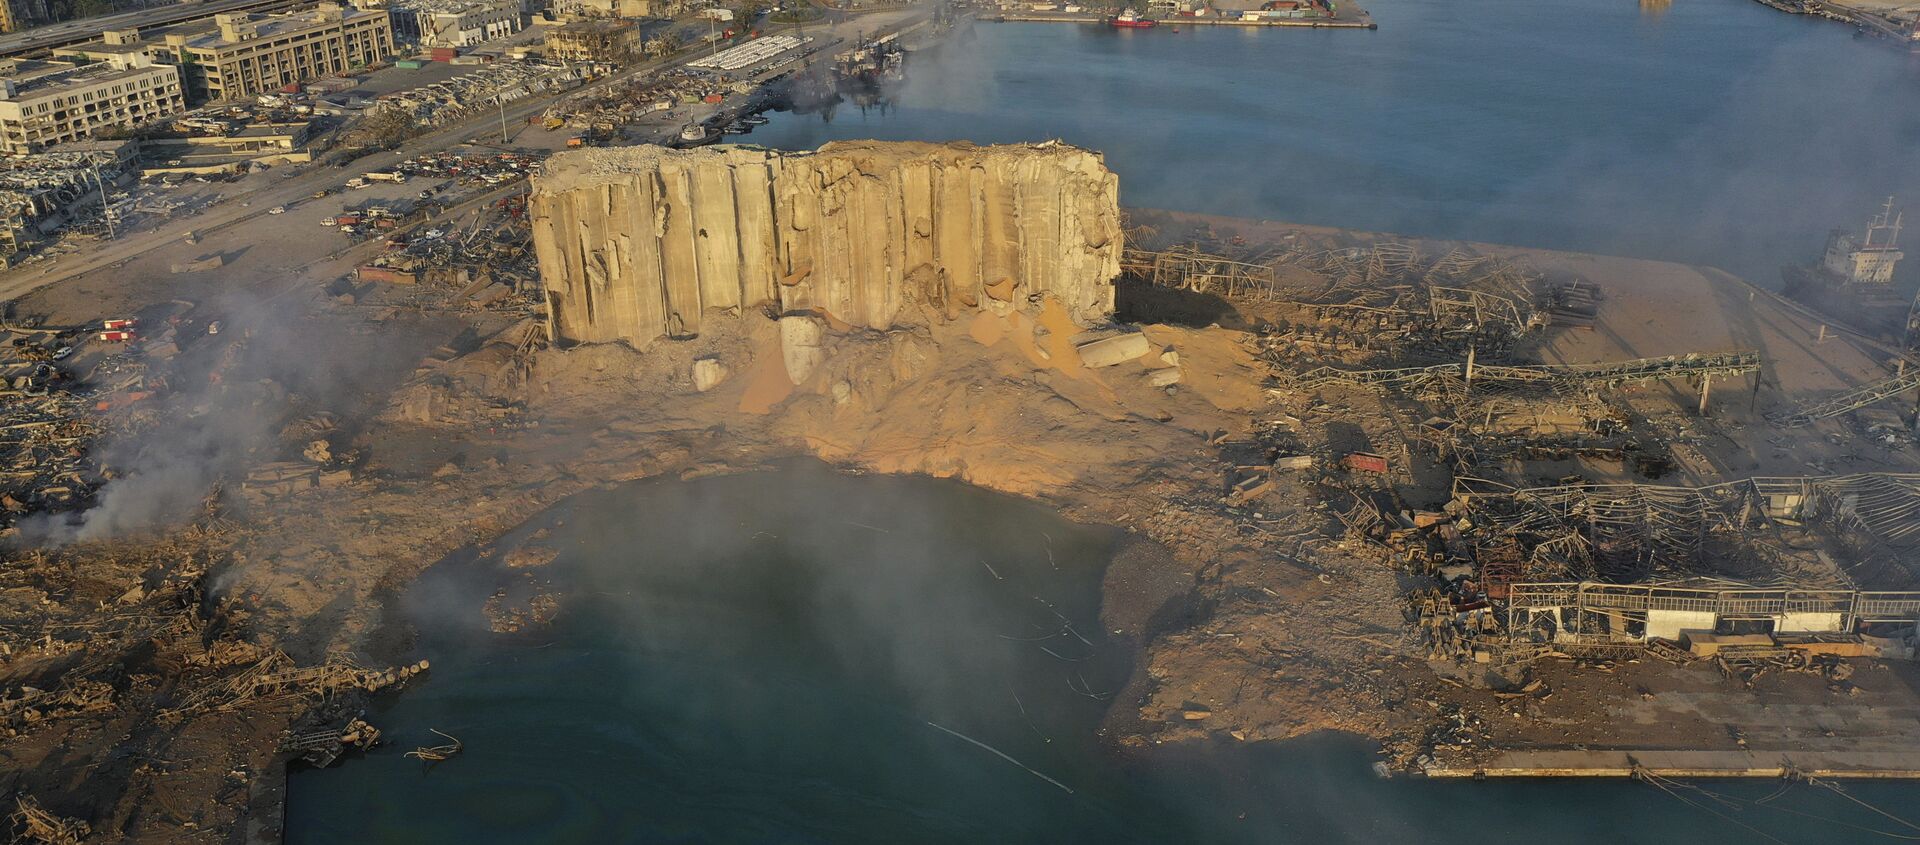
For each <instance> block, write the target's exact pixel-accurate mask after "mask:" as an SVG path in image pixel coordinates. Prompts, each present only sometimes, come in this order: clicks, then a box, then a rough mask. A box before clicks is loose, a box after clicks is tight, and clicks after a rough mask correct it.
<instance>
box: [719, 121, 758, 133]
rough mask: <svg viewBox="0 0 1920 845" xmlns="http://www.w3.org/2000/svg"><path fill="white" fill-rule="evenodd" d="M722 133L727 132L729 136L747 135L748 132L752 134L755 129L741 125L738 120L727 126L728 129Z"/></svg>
mask: <svg viewBox="0 0 1920 845" xmlns="http://www.w3.org/2000/svg"><path fill="white" fill-rule="evenodd" d="M722 131H724V132H726V133H727V134H728V135H745V134H747V133H748V132H752V131H753V127H751V126H748V125H746V124H745V123H741V122H740V121H738V120H736V121H734V122H732V123H729V124H727V128H726V129H724V130H722Z"/></svg>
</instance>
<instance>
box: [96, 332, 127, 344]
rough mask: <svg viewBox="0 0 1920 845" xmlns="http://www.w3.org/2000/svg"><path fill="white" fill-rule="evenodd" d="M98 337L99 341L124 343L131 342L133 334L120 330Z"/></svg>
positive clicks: (104, 333) (103, 333) (101, 334)
mask: <svg viewBox="0 0 1920 845" xmlns="http://www.w3.org/2000/svg"><path fill="white" fill-rule="evenodd" d="M99 337H100V339H101V340H104V341H107V342H109V343H126V342H127V341H130V340H133V332H132V331H127V330H122V331H117V332H101V333H100V335H99Z"/></svg>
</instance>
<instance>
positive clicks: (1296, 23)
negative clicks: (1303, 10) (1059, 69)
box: [983, 12, 1380, 29]
mask: <svg viewBox="0 0 1920 845" xmlns="http://www.w3.org/2000/svg"><path fill="white" fill-rule="evenodd" d="M983 20H989V21H993V22H995V23H1080V24H1105V23H1106V22H1107V19H1106V18H1105V17H1103V16H1100V15H1088V14H1081V13H1058V14H1056V13H1052V12H1014V13H1001V14H996V15H993V16H990V17H986V18H983ZM1183 26H1246V27H1298V28H1302V29H1379V28H1380V25H1379V24H1377V23H1374V22H1373V19H1372V18H1371V17H1369V16H1367V15H1365V13H1362V16H1361V17H1359V18H1356V19H1353V20H1342V19H1338V18H1335V19H1330V20H1329V19H1308V18H1301V19H1287V18H1265V19H1261V20H1244V19H1240V18H1167V19H1163V20H1157V21H1155V26H1153V27H1151V28H1152V29H1159V28H1161V27H1168V28H1173V29H1178V28H1180V27H1183Z"/></svg>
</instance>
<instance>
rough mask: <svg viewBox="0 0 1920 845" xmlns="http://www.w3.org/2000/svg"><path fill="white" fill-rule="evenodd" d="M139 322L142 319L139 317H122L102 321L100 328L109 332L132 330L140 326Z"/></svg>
mask: <svg viewBox="0 0 1920 845" xmlns="http://www.w3.org/2000/svg"><path fill="white" fill-rule="evenodd" d="M139 322H140V318H138V317H120V318H118V319H113V320H102V321H100V328H103V329H108V330H112V329H130V328H133V327H134V326H135V325H137V324H139Z"/></svg>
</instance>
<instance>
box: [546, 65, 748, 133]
mask: <svg viewBox="0 0 1920 845" xmlns="http://www.w3.org/2000/svg"><path fill="white" fill-rule="evenodd" d="M752 90H753V88H752V86H750V85H748V84H747V83H744V82H727V81H724V80H721V79H718V78H716V77H714V76H713V75H712V74H706V73H697V72H694V71H689V70H685V69H682V68H675V69H672V70H665V71H660V72H657V73H649V74H642V75H639V76H635V77H632V78H630V79H626V80H623V81H621V82H619V83H616V84H614V85H611V86H605V87H596V88H594V89H592V90H590V91H583V92H580V93H578V94H573V95H571V96H569V97H567V98H566V99H564V100H561V101H560V102H558V103H555V104H554V105H553V106H552V107H550V108H548V109H547V110H546V112H545V113H544V114H542V116H541V119H542V120H544V121H546V123H547V125H548V126H556V125H565V126H568V127H571V128H573V129H579V130H583V131H597V132H602V133H612V132H615V131H617V130H618V129H619V127H621V126H624V125H627V124H631V123H634V122H636V121H638V120H639V119H640V118H642V117H645V116H647V115H649V114H654V113H658V112H665V111H671V110H672V109H674V108H675V107H677V106H686V105H692V104H694V103H698V102H701V101H702V100H705V99H706V98H708V97H711V96H715V95H726V94H743V93H748V92H750V91H752Z"/></svg>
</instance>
